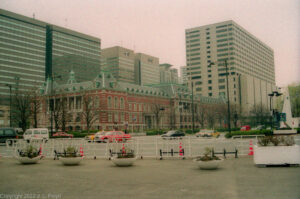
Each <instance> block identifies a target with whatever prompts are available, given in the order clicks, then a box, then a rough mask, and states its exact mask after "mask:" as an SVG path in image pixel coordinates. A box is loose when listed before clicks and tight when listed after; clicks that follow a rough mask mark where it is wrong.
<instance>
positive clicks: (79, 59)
mask: <svg viewBox="0 0 300 199" xmlns="http://www.w3.org/2000/svg"><path fill="white" fill-rule="evenodd" d="M46 35H47V38H46V39H47V43H46V76H48V75H50V76H51V71H52V72H53V75H54V77H55V76H59V75H60V76H61V77H62V78H61V79H59V78H57V79H56V81H57V82H58V83H66V82H67V80H68V76H69V73H70V71H71V70H73V71H74V72H75V76H76V81H78V82H82V81H88V80H91V79H93V78H94V77H95V76H96V75H97V74H98V73H99V72H100V53H101V50H100V46H101V42H100V39H98V38H95V37H92V36H88V35H85V34H82V33H79V32H76V31H72V30H69V29H66V28H62V27H58V26H54V25H47V28H46ZM51 66H52V70H51Z"/></svg>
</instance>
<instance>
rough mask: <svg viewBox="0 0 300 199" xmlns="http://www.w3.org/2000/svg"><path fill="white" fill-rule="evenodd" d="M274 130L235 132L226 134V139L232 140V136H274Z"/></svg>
mask: <svg viewBox="0 0 300 199" xmlns="http://www.w3.org/2000/svg"><path fill="white" fill-rule="evenodd" d="M272 134H273V131H272V130H250V131H233V132H231V133H229V132H228V133H226V134H225V137H226V138H231V137H232V136H237V135H272Z"/></svg>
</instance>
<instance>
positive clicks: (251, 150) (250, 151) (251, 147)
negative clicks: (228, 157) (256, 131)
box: [248, 140, 254, 155]
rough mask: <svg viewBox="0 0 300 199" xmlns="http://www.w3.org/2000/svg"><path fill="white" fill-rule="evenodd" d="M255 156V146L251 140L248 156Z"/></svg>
mask: <svg viewBox="0 0 300 199" xmlns="http://www.w3.org/2000/svg"><path fill="white" fill-rule="evenodd" d="M253 154H254V152H253V144H252V140H250V142H249V153H248V155H253Z"/></svg>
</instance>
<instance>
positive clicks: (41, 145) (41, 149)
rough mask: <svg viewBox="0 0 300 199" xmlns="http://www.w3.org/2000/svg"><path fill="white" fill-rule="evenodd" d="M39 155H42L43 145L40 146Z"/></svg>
mask: <svg viewBox="0 0 300 199" xmlns="http://www.w3.org/2000/svg"><path fill="white" fill-rule="evenodd" d="M39 155H42V145H40V154H39Z"/></svg>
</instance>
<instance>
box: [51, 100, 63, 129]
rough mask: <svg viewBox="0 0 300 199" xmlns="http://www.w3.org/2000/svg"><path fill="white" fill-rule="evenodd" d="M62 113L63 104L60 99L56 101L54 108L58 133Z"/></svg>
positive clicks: (54, 118)
mask: <svg viewBox="0 0 300 199" xmlns="http://www.w3.org/2000/svg"><path fill="white" fill-rule="evenodd" d="M61 112H62V102H61V100H60V99H56V100H55V104H54V108H53V113H52V114H53V120H54V125H55V131H58V129H59V127H60V120H61Z"/></svg>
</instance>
